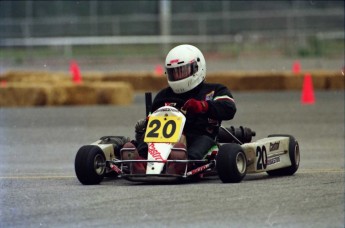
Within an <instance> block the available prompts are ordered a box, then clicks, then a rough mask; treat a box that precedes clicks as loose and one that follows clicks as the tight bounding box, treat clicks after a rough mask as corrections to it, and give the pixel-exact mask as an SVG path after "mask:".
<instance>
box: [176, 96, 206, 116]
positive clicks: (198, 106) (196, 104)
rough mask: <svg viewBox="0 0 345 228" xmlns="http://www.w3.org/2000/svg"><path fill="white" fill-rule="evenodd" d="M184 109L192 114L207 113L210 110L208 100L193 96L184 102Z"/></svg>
mask: <svg viewBox="0 0 345 228" xmlns="http://www.w3.org/2000/svg"><path fill="white" fill-rule="evenodd" d="M182 109H183V110H186V111H187V112H188V113H191V114H198V113H206V112H207V110H208V103H207V101H199V100H196V99H193V98H192V99H189V100H188V101H186V103H184V105H183V107H182Z"/></svg>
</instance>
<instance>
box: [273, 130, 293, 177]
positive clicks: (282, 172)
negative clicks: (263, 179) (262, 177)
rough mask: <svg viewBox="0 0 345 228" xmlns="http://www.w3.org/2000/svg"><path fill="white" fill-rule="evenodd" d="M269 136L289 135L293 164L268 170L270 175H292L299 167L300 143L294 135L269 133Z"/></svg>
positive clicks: (290, 154)
mask: <svg viewBox="0 0 345 228" xmlns="http://www.w3.org/2000/svg"><path fill="white" fill-rule="evenodd" d="M268 137H289V156H290V160H291V166H289V167H286V168H282V169H276V170H271V171H267V173H268V175H270V176H291V175H293V174H294V173H295V172H296V171H297V170H298V167H299V163H300V151H299V145H298V142H297V140H296V139H295V137H293V136H292V135H269V136H268Z"/></svg>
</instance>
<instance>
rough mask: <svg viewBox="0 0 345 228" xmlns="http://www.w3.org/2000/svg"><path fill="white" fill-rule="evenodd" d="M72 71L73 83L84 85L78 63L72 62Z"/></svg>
mask: <svg viewBox="0 0 345 228" xmlns="http://www.w3.org/2000/svg"><path fill="white" fill-rule="evenodd" d="M70 71H71V74H72V81H73V83H74V84H81V83H82V77H81V74H80V69H79V66H78V63H77V62H76V61H72V62H71V65H70Z"/></svg>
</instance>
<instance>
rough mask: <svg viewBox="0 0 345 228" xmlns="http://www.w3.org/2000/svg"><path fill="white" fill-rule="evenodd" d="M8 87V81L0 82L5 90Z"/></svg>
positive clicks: (0, 85)
mask: <svg viewBox="0 0 345 228" xmlns="http://www.w3.org/2000/svg"><path fill="white" fill-rule="evenodd" d="M6 86H7V81H6V80H2V81H1V82H0V87H2V88H5V87H6Z"/></svg>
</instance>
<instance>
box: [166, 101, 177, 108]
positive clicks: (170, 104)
mask: <svg viewBox="0 0 345 228" xmlns="http://www.w3.org/2000/svg"><path fill="white" fill-rule="evenodd" d="M164 105H165V106H172V107H176V103H172V102H165V104H164Z"/></svg>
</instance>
